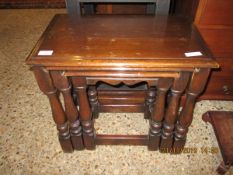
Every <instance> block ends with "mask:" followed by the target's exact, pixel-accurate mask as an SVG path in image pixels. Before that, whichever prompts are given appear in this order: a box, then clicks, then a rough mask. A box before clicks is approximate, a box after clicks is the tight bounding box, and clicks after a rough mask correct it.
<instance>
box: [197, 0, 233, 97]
mask: <svg viewBox="0 0 233 175" xmlns="http://www.w3.org/2000/svg"><path fill="white" fill-rule="evenodd" d="M232 11H233V1H232V0H224V1H216V0H202V1H200V3H199V6H198V9H197V14H196V18H195V25H196V26H197V28H198V30H199V31H200V33H201V35H202V37H203V39H204V40H205V42H206V44H207V45H208V47H209V48H210V50H211V52H212V54H213V57H215V59H216V61H217V62H218V63H219V64H220V69H219V70H214V71H213V72H212V74H211V76H210V80H209V83H208V85H207V88H206V90H205V93H204V94H203V95H202V96H201V97H200V98H201V99H216V100H233V13H232Z"/></svg>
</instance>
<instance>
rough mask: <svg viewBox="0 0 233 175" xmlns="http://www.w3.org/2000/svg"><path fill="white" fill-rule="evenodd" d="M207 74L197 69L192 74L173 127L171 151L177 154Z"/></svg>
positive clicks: (205, 70) (204, 70)
mask: <svg viewBox="0 0 233 175" xmlns="http://www.w3.org/2000/svg"><path fill="white" fill-rule="evenodd" d="M209 73H210V70H209V69H198V70H195V71H194V72H193V74H192V78H191V82H190V84H189V88H188V91H187V93H186V100H185V104H184V107H183V109H182V111H181V114H180V116H179V117H178V121H177V123H176V125H175V138H174V144H173V149H175V150H176V151H177V152H180V151H181V149H182V148H184V145H185V142H186V135H187V132H188V127H189V126H190V125H191V123H192V119H193V110H194V107H195V102H196V98H197V97H198V95H199V94H200V93H201V92H202V91H203V90H204V88H205V85H206V82H207V80H208V77H209Z"/></svg>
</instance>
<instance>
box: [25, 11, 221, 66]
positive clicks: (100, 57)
mask: <svg viewBox="0 0 233 175" xmlns="http://www.w3.org/2000/svg"><path fill="white" fill-rule="evenodd" d="M41 51H42V52H44V51H51V52H52V53H51V52H50V53H49V52H45V54H47V55H41ZM190 52H191V53H193V52H200V53H201V54H202V55H201V56H191V57H187V56H185V53H190ZM43 54H44V53H43ZM26 63H27V64H33V65H43V66H58V67H59V66H63V67H64V66H66V67H118V68H119V69H120V68H122V67H127V68H142V67H143V68H151V67H153V68H156V67H162V68H163V67H164V68H170V67H173V68H182V67H188V68H195V67H200V68H202V67H209V68H216V67H218V64H217V63H216V62H215V61H213V60H212V58H211V53H210V52H209V50H208V48H207V47H206V46H205V44H204V43H203V41H202V39H201V38H200V36H199V34H198V32H197V31H196V30H195V28H194V27H192V25H191V24H190V23H188V22H186V21H185V20H184V19H182V18H178V17H173V16H171V17H166V16H149V15H148V16H129V15H127V16H120V15H116V16H112V15H111V16H81V17H75V18H72V17H69V16H68V15H65V14H61V15H56V16H55V17H54V18H53V20H52V21H51V23H50V25H49V26H48V27H47V29H46V31H45V32H44V34H43V35H42V37H41V38H40V40H39V41H38V43H37V44H36V46H35V48H34V49H33V51H32V53H31V54H30V56H29V57H28V59H27V61H26Z"/></svg>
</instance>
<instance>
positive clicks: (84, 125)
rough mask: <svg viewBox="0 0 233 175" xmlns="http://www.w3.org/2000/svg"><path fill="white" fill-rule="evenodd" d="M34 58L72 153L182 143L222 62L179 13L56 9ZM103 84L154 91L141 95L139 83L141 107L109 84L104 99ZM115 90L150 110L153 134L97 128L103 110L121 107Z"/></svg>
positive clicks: (65, 145)
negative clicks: (73, 13) (100, 13)
mask: <svg viewBox="0 0 233 175" xmlns="http://www.w3.org/2000/svg"><path fill="white" fill-rule="evenodd" d="M26 63H27V64H29V65H30V66H31V70H32V71H33V72H34V74H35V78H36V80H37V82H38V85H39V87H40V89H41V91H43V92H44V93H45V94H46V95H47V96H48V98H49V101H50V104H51V108H52V114H53V119H54V121H55V123H56V125H57V129H58V137H59V141H60V144H61V147H62V149H63V150H64V151H65V152H72V151H73V150H82V149H84V148H86V149H95V145H101V144H117V145H119V144H123V145H147V146H148V148H149V150H158V149H160V150H161V149H164V148H166V149H182V148H183V147H184V145H185V141H186V135H187V132H188V127H189V126H190V124H191V122H192V118H193V109H194V105H195V100H196V98H197V97H198V95H199V94H200V93H201V92H202V91H203V90H204V87H205V85H206V83H207V79H208V76H209V73H210V70H211V68H217V67H218V64H217V63H216V62H215V61H214V60H213V59H212V56H211V53H210V51H209V50H208V48H207V47H206V46H205V43H204V42H203V40H202V38H201V37H200V35H199V33H198V31H197V30H196V29H195V27H194V26H192V25H191V24H190V23H188V22H186V21H185V19H183V18H179V17H175V16H171V17H167V16H119V15H118V16H112V15H111V16H79V17H71V16H68V15H65V14H62V15H56V16H55V17H54V18H53V20H52V21H51V23H50V24H49V26H48V27H47V29H46V30H45V32H44V33H43V35H42V36H41V38H40V39H39V41H38V43H37V44H36V46H35V47H34V49H33V50H32V52H31V54H30V55H29V57H28V59H27V60H26ZM103 83H104V84H108V85H111V86H115V87H116V89H117V87H119V86H122V85H124V86H126V87H127V88H128V89H127V91H129V92H130V90H131V88H132V89H134V87H135V86H137V85H138V86H143V87H144V91H143V92H145V93H146V97H145V99H144V100H143V101H140V100H139V101H137V97H140V95H141V92H142V91H141V90H140V89H139V90H138V93H137V94H138V95H136V96H135V97H134V98H132V99H133V100H132V101H133V103H136V102H135V101H137V103H141V105H140V106H136V107H135V106H134V105H132V106H130V105H128V101H129V97H128V96H129V95H130V93H125V94H124V93H121V92H122V91H118V90H109V93H108V94H105V96H104V97H105V100H104V99H103V98H102V99H101V98H100V97H99V92H101V90H100V89H99V88H100V87H101V84H103ZM59 94H62V95H63V97H64V105H62V103H61V101H60V98H59ZM114 94H117V95H120V96H121V97H124V96H125V98H123V99H121V101H120V102H121V107H122V106H124V105H125V106H126V107H127V108H128V109H129V111H131V112H135V111H137V112H138V111H141V112H143V113H144V116H145V118H146V119H148V120H149V123H150V124H149V127H148V135H98V134H96V133H95V129H94V119H95V118H98V114H99V112H112V111H114V110H113V108H114V107H113V106H114V105H113V104H112V103H114V102H115V103H116V104H117V100H116V101H111V100H110V101H111V105H110V106H108V102H109V103H110V101H108V100H107V101H106V98H107V97H108V96H111V95H113V96H114ZM127 95H128V96H127ZM131 95H132V94H131ZM182 96H184V97H185V101H184V105H183V106H182V107H183V108H182V110H181V111H180V112H179V110H180V109H181V104H180V99H181V97H182ZM102 97H103V96H102ZM139 99H140V98H139ZM127 100H128V101H127ZM116 106H117V105H116ZM121 109H123V110H122V111H125V108H120V109H119V111H121Z"/></svg>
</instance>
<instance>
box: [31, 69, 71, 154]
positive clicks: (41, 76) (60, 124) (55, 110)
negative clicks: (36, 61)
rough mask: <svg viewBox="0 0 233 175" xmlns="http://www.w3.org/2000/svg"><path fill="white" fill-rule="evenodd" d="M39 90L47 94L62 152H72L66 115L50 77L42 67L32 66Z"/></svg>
mask: <svg viewBox="0 0 233 175" xmlns="http://www.w3.org/2000/svg"><path fill="white" fill-rule="evenodd" d="M31 70H32V71H33V73H34V75H35V78H36V80H37V83H38V86H39V88H40V90H41V91H42V92H43V93H45V94H46V95H47V97H48V98H49V102H50V105H51V110H52V114H53V119H54V121H55V123H56V125H57V130H58V138H59V141H60V144H61V147H62V149H63V151H64V152H73V146H72V142H71V137H70V132H69V127H68V123H67V117H66V114H65V112H64V110H63V107H62V104H61V102H60V99H59V97H58V94H57V89H56V88H55V86H54V84H53V81H52V78H51V76H50V73H49V71H48V70H46V69H45V68H44V67H39V66H34V67H32V69H31Z"/></svg>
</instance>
